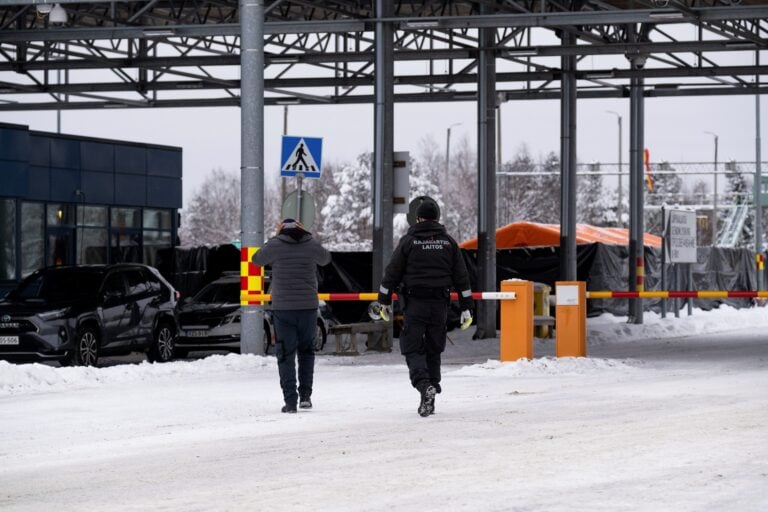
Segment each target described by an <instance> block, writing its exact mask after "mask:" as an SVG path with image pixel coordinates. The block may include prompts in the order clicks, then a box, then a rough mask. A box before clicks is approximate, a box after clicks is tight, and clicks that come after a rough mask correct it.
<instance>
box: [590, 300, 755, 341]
mask: <svg viewBox="0 0 768 512" xmlns="http://www.w3.org/2000/svg"><path fill="white" fill-rule="evenodd" d="M760 327H768V308H764V307H757V308H749V309H736V308H733V307H731V306H720V307H719V308H718V309H713V310H711V311H703V310H701V309H694V310H693V315H692V316H688V311H687V310H683V311H681V312H680V318H675V315H674V313H667V318H661V315H660V314H658V313H652V312H646V313H645V314H644V315H643V323H642V324H641V325H635V324H628V323H627V318H626V317H620V316H613V315H611V314H609V313H604V314H602V315H600V316H598V317H595V318H588V319H587V342H588V343H590V344H593V343H612V342H618V343H623V342H628V341H637V340H649V339H662V338H677V337H684V336H694V335H698V334H715V333H720V332H725V331H732V330H734V329H739V328H744V329H747V328H749V329H757V328H760Z"/></svg>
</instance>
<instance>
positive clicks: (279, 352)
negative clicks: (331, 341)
mask: <svg viewBox="0 0 768 512" xmlns="http://www.w3.org/2000/svg"><path fill="white" fill-rule="evenodd" d="M272 321H273V322H274V323H275V332H276V333H277V339H276V340H275V356H277V369H278V371H279V373H280V387H281V388H282V389H283V399H284V400H285V403H286V404H288V405H296V402H297V401H298V399H299V397H301V398H306V397H310V396H312V381H313V380H314V375H315V335H316V334H317V310H316V309H298V310H275V311H272ZM297 356H298V357H297ZM297 359H298V363H299V389H298V393H297V392H296V360H297Z"/></svg>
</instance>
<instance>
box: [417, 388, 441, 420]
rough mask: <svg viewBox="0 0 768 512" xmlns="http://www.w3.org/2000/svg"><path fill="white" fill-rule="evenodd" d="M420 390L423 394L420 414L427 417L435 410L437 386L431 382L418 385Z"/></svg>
mask: <svg viewBox="0 0 768 512" xmlns="http://www.w3.org/2000/svg"><path fill="white" fill-rule="evenodd" d="M418 390H419V393H420V394H421V402H420V403H419V409H418V412H419V416H421V417H423V418H426V417H427V416H429V415H430V414H433V413H434V412H435V395H436V394H437V390H436V389H435V386H433V385H432V384H430V383H429V382H424V383H423V384H421V385H420V386H419V387H418Z"/></svg>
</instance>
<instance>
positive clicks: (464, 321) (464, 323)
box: [459, 309, 472, 331]
mask: <svg viewBox="0 0 768 512" xmlns="http://www.w3.org/2000/svg"><path fill="white" fill-rule="evenodd" d="M459 321H460V322H461V330H462V331H463V330H464V329H466V328H467V327H469V326H470V325H472V313H471V312H470V311H469V310H468V309H465V310H464V311H462V312H461V318H460V319H459Z"/></svg>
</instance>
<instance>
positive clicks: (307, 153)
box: [280, 135, 323, 178]
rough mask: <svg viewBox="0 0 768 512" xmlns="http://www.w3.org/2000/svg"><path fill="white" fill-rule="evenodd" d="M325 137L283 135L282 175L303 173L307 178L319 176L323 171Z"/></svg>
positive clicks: (290, 175)
mask: <svg viewBox="0 0 768 512" xmlns="http://www.w3.org/2000/svg"><path fill="white" fill-rule="evenodd" d="M322 157H323V139H321V138H317V137H296V136H293V135H283V147H282V151H281V156H280V162H281V163H280V176H283V177H292V176H296V175H297V174H299V173H302V174H303V175H304V177H305V178H319V177H320V172H321V171H322Z"/></svg>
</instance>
